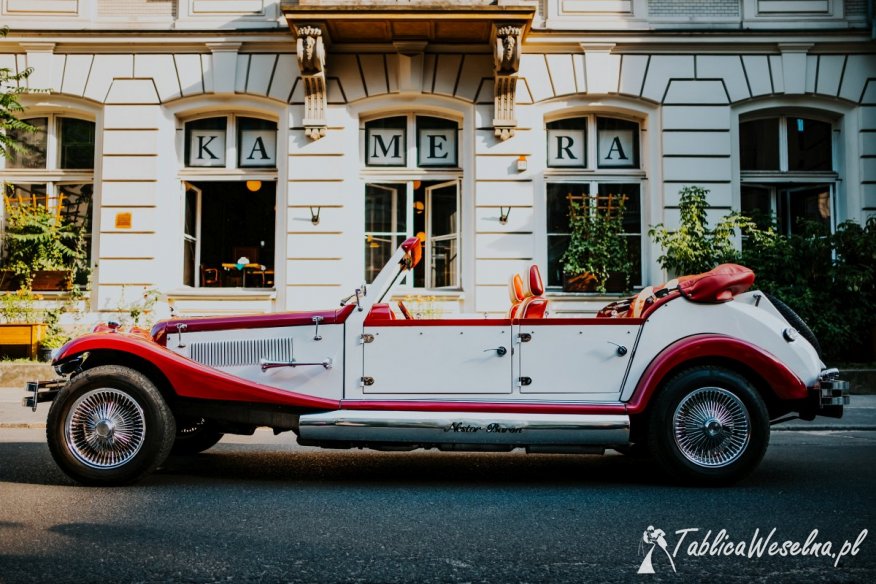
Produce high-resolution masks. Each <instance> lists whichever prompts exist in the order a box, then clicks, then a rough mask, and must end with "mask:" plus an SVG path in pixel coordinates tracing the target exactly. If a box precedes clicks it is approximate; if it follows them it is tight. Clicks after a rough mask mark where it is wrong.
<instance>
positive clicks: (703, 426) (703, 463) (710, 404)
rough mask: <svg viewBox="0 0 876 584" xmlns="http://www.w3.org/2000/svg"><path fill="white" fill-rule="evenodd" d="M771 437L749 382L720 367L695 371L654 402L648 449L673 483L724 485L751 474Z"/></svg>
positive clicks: (677, 379)
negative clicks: (674, 479)
mask: <svg viewBox="0 0 876 584" xmlns="http://www.w3.org/2000/svg"><path fill="white" fill-rule="evenodd" d="M769 432H770V426H769V415H768V413H767V409H766V406H765V405H764V403H763V400H762V399H761V397H760V395H758V393H757V391H756V390H755V389H754V387H752V386H751V384H750V383H749V382H748V380H746V379H745V378H744V377H742V376H741V375H739V374H738V373H735V372H733V371H730V370H727V369H723V368H719V367H709V366H706V367H694V368H691V369H687V370H685V371H682V372H681V373H679V374H678V375H676V376H675V377H673V378H672V379H670V380H669V382H668V383H667V384H666V385H665V386H664V388H663V389H662V390H661V392H660V394H659V395H658V396H657V397H656V398H655V401H654V403H653V410H652V416H651V419H650V423H649V428H648V434H649V439H648V444H649V446H650V448H651V450H652V452H653V453H654V456H655V457H656V458H657V460H658V461H659V462H660V463H661V465H662V466H663V467H664V468H665V469H666V470H667V471H668V472H669V473H670V474H672V475H673V476H675V477H676V478H680V479H683V480H685V481H690V482H695V483H699V484H703V485H722V484H728V483H732V482H735V481H738V480H739V479H741V478H743V477H744V476H746V475H747V474H749V473H750V472H751V471H752V470H754V468H755V467H756V466H757V464H758V463H759V462H760V461H761V459H762V458H763V455H764V453H765V452H766V448H767V445H768V444H769Z"/></svg>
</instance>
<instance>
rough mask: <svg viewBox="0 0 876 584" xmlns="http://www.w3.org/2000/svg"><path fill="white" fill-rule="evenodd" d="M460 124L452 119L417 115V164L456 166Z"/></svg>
mask: <svg viewBox="0 0 876 584" xmlns="http://www.w3.org/2000/svg"><path fill="white" fill-rule="evenodd" d="M458 135H459V124H457V123H456V122H455V121H452V120H445V119H442V118H432V117H427V116H417V165H418V166H433V167H441V166H446V167H455V166H458V162H457V137H458Z"/></svg>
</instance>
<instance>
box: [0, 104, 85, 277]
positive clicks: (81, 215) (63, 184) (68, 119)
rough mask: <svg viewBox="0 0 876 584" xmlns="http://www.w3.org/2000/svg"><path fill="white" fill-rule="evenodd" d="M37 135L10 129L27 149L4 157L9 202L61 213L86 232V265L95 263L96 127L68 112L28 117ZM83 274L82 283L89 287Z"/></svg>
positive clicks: (2, 173)
mask: <svg viewBox="0 0 876 584" xmlns="http://www.w3.org/2000/svg"><path fill="white" fill-rule="evenodd" d="M24 121H26V122H27V123H28V124H30V125H31V126H32V127H33V128H34V131H24V130H18V131H15V130H11V131H9V134H10V136H11V137H12V138H13V139H14V140H16V141H18V142H19V143H20V144H22V145H23V147H24V148H23V150H21V151H14V152H12V154H11V156H10V157H9V158H6V159H5V160H4V159H0V164H2V165H3V166H2V167H0V179H2V181H3V183H4V184H5V192H4V194H5V195H6V202H7V204H11V205H18V204H38V205H44V206H46V207H48V208H49V209H53V210H56V211H57V213H58V216H59V217H60V218H61V220H63V221H67V222H70V223H72V224H73V225H75V226H76V227H77V228H78V229H79V230H80V232H81V233H82V234H83V239H84V242H83V247H84V250H83V251H84V252H85V254H86V262H87V264H86V265H90V263H91V238H92V233H91V225H92V212H93V207H94V201H93V199H94V157H95V123H94V122H93V121H91V120H87V119H82V118H78V117H73V116H70V115H67V114H64V115H62V114H57V113H48V114H42V115H39V116H34V117H29V118H24ZM86 278H87V275H86V274H84V273H83V274H80V275H79V281H78V282H77V283H79V284H85V283H86V281H87V280H86Z"/></svg>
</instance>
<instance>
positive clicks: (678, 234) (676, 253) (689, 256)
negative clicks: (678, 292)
mask: <svg viewBox="0 0 876 584" xmlns="http://www.w3.org/2000/svg"><path fill="white" fill-rule="evenodd" d="M680 194H681V200H680V201H679V204H678V208H679V211H680V214H681V225H679V226H678V229H676V230H675V231H671V230H669V229H667V228H666V227H664V225H663V224H662V223H660V224H658V225H653V226H652V227H651V229H649V230H648V235H649V236H650V237H651V239H653V240H654V242H655V243H657V244H658V245H659V246H660V247H661V248H663V255H661V256H660V257H658V258H657V261H658V262H660V267H661V268H663V269H664V270H667V271H668V272H670V274H672V275H675V276H681V275H684V274H699V273H701V272H706V271H708V270H710V269H712V268H714V267H715V266H717V265H718V264H722V263H725V262H732V261H735V260H736V259H737V257H738V252H737V251H736V247H735V245H734V241H733V237H734V236H735V235H736V229H737V228H740V227H742V226H744V225H747V224H748V222H749V221H750V220H749V219H747V218H745V217H743V216H742V215H739V214H737V213H731V214H729V215H727V216H725V217H723V218H722V219H721V220H720V221H718V223H717V224H716V225H715V228H714V229H712V228H710V227H709V220H708V218H707V217H706V210H707V209H708V208H709V204H708V202H707V201H706V195H708V194H709V190H708V189H704V188H701V187H684V188H682V189H681V191H680Z"/></svg>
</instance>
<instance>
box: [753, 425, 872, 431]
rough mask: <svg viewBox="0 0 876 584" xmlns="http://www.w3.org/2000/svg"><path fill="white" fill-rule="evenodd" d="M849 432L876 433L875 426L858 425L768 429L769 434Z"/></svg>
mask: <svg viewBox="0 0 876 584" xmlns="http://www.w3.org/2000/svg"><path fill="white" fill-rule="evenodd" d="M825 430H828V431H835V432H841V431H849V432H873V431H876V426H873V425H858V426H829V425H818V426H817V425H810V426H804V425H802V424H801V425H799V426H788V427H785V428H770V431H771V432H811V431H819V432H823V431H825Z"/></svg>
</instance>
